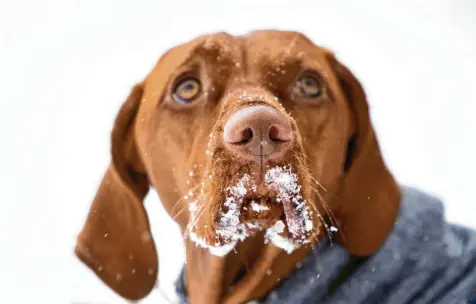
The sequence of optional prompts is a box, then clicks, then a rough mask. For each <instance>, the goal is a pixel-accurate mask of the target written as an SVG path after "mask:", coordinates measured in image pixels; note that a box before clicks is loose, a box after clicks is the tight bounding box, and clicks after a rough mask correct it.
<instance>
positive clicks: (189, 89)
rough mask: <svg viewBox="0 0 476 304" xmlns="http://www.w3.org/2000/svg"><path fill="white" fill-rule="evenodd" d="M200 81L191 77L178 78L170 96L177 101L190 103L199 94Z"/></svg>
mask: <svg viewBox="0 0 476 304" xmlns="http://www.w3.org/2000/svg"><path fill="white" fill-rule="evenodd" d="M200 87H201V86H200V82H199V81H198V80H197V79H195V78H192V77H188V78H184V79H182V80H180V81H179V82H178V83H177V84H176V85H175V88H174V90H173V94H172V97H173V99H174V100H175V101H176V102H178V103H182V104H184V103H190V102H192V101H194V100H195V99H197V97H198V96H199V95H200Z"/></svg>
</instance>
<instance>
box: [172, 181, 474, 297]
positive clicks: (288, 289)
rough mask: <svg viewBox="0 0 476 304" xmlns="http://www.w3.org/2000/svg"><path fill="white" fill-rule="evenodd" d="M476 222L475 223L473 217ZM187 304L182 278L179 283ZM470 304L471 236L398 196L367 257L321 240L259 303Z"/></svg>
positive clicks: (439, 213) (409, 195) (406, 192)
mask: <svg viewBox="0 0 476 304" xmlns="http://www.w3.org/2000/svg"><path fill="white" fill-rule="evenodd" d="M475 220H476V215H475ZM177 292H178V294H179V296H180V298H181V303H187V300H186V295H185V289H184V286H183V275H182V276H181V278H180V279H179V281H178V282H177ZM471 300H473V301H475V303H476V231H473V230H470V229H467V228H463V227H460V226H456V225H452V224H449V223H447V222H446V221H445V219H444V208H443V205H442V204H441V202H440V201H439V200H438V199H436V198H434V197H431V196H429V195H427V194H424V193H422V192H419V191H417V190H415V189H412V188H403V198H402V204H401V208H400V214H399V216H398V219H397V222H396V223H395V227H394V230H393V232H392V233H391V234H390V235H389V237H388V239H387V240H386V242H385V243H384V245H383V246H382V247H381V248H380V250H379V251H378V252H377V253H375V254H374V255H372V256H370V257H365V258H362V257H354V256H351V255H349V254H348V253H347V251H346V250H345V249H344V248H342V247H341V246H339V245H338V244H331V243H330V242H329V240H323V241H322V242H321V243H320V244H319V246H318V247H317V248H316V249H315V250H314V251H313V252H312V253H311V254H310V256H309V257H308V258H307V259H306V260H305V261H303V262H302V263H299V264H298V265H296V270H295V272H294V274H292V275H291V276H290V277H289V278H288V279H287V280H285V281H283V282H282V283H281V284H280V286H278V287H277V288H275V289H274V290H273V291H272V292H271V293H270V294H269V296H268V297H267V298H266V299H263V300H262V301H260V302H259V303H292V304H299V303H302V304H308V303H336V304H340V303H342V304H343V303H349V304H358V303H371V304H373V303H379V304H380V303H389V304H393V303H394V304H403V303H431V304H437V303H441V304H450V303H464V304H467V303H470V301H471Z"/></svg>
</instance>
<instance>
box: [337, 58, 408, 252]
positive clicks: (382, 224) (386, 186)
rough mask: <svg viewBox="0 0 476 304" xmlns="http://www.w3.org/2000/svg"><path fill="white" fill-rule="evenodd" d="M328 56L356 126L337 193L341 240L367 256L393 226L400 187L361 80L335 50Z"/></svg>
mask: <svg viewBox="0 0 476 304" xmlns="http://www.w3.org/2000/svg"><path fill="white" fill-rule="evenodd" d="M329 58H330V62H331V65H332V67H333V69H334V71H335V73H336V75H337V77H338V79H339V82H340V85H341V88H342V90H343V92H344V93H345V96H346V98H347V101H348V102H349V105H350V107H351V109H352V112H353V117H354V124H355V127H356V132H355V133H354V135H353V136H352V137H351V139H350V140H349V144H348V151H347V160H346V163H345V170H346V172H345V176H344V181H343V185H342V186H341V188H340V189H339V191H338V193H337V197H336V199H337V205H338V211H337V213H338V214H339V218H340V219H341V221H342V225H341V234H342V235H341V242H342V243H343V245H344V246H345V247H346V248H347V250H348V251H349V252H350V253H351V254H354V255H359V256H367V255H370V254H372V253H374V252H375V251H377V250H378V249H379V247H380V246H381V245H382V243H383V242H384V241H385V239H386V238H387V236H388V234H389V233H390V232H391V230H392V229H393V224H394V221H395V219H396V217H397V213H398V209H399V206H400V188H399V187H398V185H397V184H396V182H395V180H394V179H393V177H392V175H391V174H390V172H389V171H388V169H387V167H386V166H385V163H384V160H383V158H382V156H381V154H380V149H379V146H378V143H377V139H376V136H375V132H374V130H373V127H372V124H371V121H370V115H369V107H368V104H367V100H366V97H365V93H364V90H363V88H362V86H361V84H360V83H359V81H357V79H356V78H355V76H354V75H353V74H352V72H351V71H350V70H349V69H348V68H347V67H345V66H344V65H343V64H341V63H340V62H338V61H337V59H336V58H335V57H334V56H333V55H332V54H330V55H329Z"/></svg>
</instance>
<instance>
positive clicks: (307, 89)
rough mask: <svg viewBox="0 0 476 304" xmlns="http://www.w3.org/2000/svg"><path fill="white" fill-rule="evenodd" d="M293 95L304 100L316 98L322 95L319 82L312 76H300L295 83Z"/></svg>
mask: <svg viewBox="0 0 476 304" xmlns="http://www.w3.org/2000/svg"><path fill="white" fill-rule="evenodd" d="M293 93H294V94H297V95H298V96H302V97H305V98H316V97H319V96H320V95H321V93H322V87H321V81H320V80H319V79H318V78H317V77H316V76H314V75H312V74H304V75H301V76H300V77H299V78H298V79H297V80H296V82H295V84H294V88H293Z"/></svg>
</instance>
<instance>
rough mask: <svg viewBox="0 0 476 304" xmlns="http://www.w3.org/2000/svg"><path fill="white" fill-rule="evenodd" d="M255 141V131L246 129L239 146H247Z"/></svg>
mask: <svg viewBox="0 0 476 304" xmlns="http://www.w3.org/2000/svg"><path fill="white" fill-rule="evenodd" d="M252 139H253V130H251V128H246V129H244V130H243V132H242V133H241V140H240V141H239V142H237V144H247V143H249V142H250V141H251V140H252Z"/></svg>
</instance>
